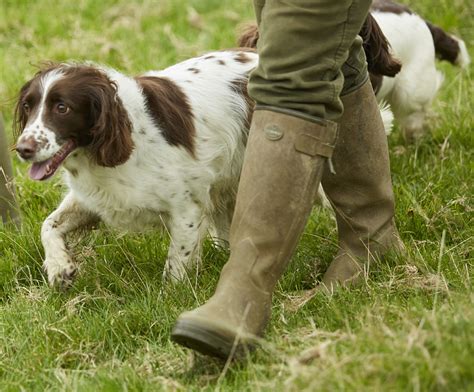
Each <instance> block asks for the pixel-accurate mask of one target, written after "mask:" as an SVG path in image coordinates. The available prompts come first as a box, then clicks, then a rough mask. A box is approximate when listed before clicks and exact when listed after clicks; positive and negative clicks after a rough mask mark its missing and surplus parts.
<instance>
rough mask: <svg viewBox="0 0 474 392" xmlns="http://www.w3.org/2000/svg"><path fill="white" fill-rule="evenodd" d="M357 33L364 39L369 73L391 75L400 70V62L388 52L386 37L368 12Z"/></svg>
mask: <svg viewBox="0 0 474 392" xmlns="http://www.w3.org/2000/svg"><path fill="white" fill-rule="evenodd" d="M359 34H360V36H361V37H362V39H363V40H364V51H365V56H366V57H367V65H368V69H369V72H370V73H372V74H376V75H384V76H392V77H393V76H395V75H396V74H397V73H398V72H400V70H401V69H402V64H401V63H400V62H399V61H398V60H397V59H395V58H394V57H393V56H392V54H391V53H390V44H389V43H388V41H387V37H385V35H384V33H383V32H382V30H381V29H380V26H379V25H378V23H377V21H376V20H375V19H374V17H373V16H372V15H371V14H370V13H369V14H368V15H367V18H366V19H365V22H364V24H363V26H362V28H361V30H360V33H359Z"/></svg>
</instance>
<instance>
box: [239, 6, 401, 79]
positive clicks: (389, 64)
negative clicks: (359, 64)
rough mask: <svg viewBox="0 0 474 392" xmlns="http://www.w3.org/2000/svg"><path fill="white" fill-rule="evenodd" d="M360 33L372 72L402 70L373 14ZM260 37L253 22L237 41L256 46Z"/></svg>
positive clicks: (384, 74) (394, 72) (392, 74)
mask: <svg viewBox="0 0 474 392" xmlns="http://www.w3.org/2000/svg"><path fill="white" fill-rule="evenodd" d="M359 34H360V35H361V37H362V39H363V40H364V51H365V55H366V57H367V64H368V68H369V72H370V73H372V74H376V75H383V76H395V75H396V74H397V73H398V72H400V69H401V64H400V62H399V61H398V60H397V59H395V58H394V57H393V56H392V54H391V53H390V45H389V43H388V41H387V38H386V37H385V35H384V34H383V32H382V30H381V29H380V27H379V25H378V24H377V21H376V20H375V19H374V18H373V17H372V15H371V14H369V15H368V16H367V18H366V20H365V22H364V25H363V26H362V28H361V30H360V33H359ZM258 38H259V32H258V27H257V25H256V24H254V23H251V24H247V25H245V26H244V27H243V28H242V30H241V32H240V36H239V38H238V42H237V43H238V45H239V47H242V48H256V47H257V42H258Z"/></svg>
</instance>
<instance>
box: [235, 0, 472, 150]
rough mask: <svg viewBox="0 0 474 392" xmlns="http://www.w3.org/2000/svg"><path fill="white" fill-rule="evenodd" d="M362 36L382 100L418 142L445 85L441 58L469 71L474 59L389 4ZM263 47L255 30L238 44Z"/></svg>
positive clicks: (380, 4) (375, 9) (382, 3)
mask: <svg viewBox="0 0 474 392" xmlns="http://www.w3.org/2000/svg"><path fill="white" fill-rule="evenodd" d="M360 35H361V37H362V38H363V40H364V50H365V53H366V57H367V64H368V69H369V74H370V80H371V82H372V86H373V88H374V92H375V93H376V96H377V100H378V101H379V102H380V103H383V102H386V103H388V104H389V105H390V108H391V110H392V111H393V114H394V116H395V119H396V120H397V122H398V123H399V125H400V127H401V129H402V132H403V135H404V137H405V139H406V140H409V141H413V140H416V139H418V138H419V137H421V136H422V135H423V133H424V128H425V118H426V114H427V112H428V110H429V108H430V106H431V103H432V101H433V99H434V97H435V96H436V94H437V92H438V90H439V88H440V87H441V84H442V82H443V75H442V74H441V72H439V71H438V70H437V69H436V58H439V59H440V60H446V61H449V62H450V63H451V64H453V65H455V66H459V67H461V68H466V67H467V66H468V65H469V63H470V57H469V54H468V52H467V49H466V45H465V43H464V41H462V40H461V39H460V38H457V37H455V36H452V35H450V34H448V33H446V32H445V31H444V30H443V29H441V28H440V27H438V26H435V25H433V24H432V23H430V22H428V21H425V20H424V19H423V18H422V17H420V16H419V15H417V14H415V13H414V12H413V11H411V10H410V9H409V8H408V7H406V6H404V5H401V4H398V3H395V2H392V1H389V0H375V1H374V2H373V4H372V7H371V13H370V14H369V15H368V17H367V19H366V20H365V23H364V25H363V27H362V29H361V31H360ZM257 41H258V28H257V26H256V25H255V24H251V25H248V26H247V27H246V28H245V30H244V31H243V33H242V34H241V36H240V38H239V42H238V43H239V45H240V46H242V47H251V48H255V47H256V45H257ZM390 54H392V55H393V57H392V56H391V55H390ZM393 58H395V59H396V60H398V61H394V59H393ZM400 64H401V68H400Z"/></svg>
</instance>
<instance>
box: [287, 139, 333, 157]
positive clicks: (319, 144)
mask: <svg viewBox="0 0 474 392" xmlns="http://www.w3.org/2000/svg"><path fill="white" fill-rule="evenodd" d="M334 147H335V137H333V141H332V142H328V141H325V140H321V139H320V138H319V137H316V136H313V135H308V134H305V133H303V134H299V135H298V136H297V137H296V140H295V149H296V151H299V152H302V153H303V154H307V155H310V156H312V157H315V156H316V155H320V156H323V157H326V158H331V156H332V153H333V151H334Z"/></svg>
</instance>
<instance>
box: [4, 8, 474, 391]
mask: <svg viewBox="0 0 474 392" xmlns="http://www.w3.org/2000/svg"><path fill="white" fill-rule="evenodd" d="M407 3H411V5H412V7H413V8H414V9H415V10H416V11H418V12H419V13H421V14H422V15H424V16H425V17H427V18H429V19H430V20H431V21H432V22H434V23H436V24H438V25H440V26H442V27H443V28H445V29H446V30H448V31H451V32H453V33H455V34H457V35H459V36H462V37H463V38H464V40H465V41H466V43H467V46H468V48H469V49H470V48H472V44H473V42H474V31H473V24H472V23H473V20H474V12H473V8H472V4H471V2H470V1H469V0H451V1H448V0H442V1H434V0H418V1H414V0H412V1H410V2H407ZM252 16H253V14H252V6H251V2H250V1H249V0H245V1H231V0H193V1H184V0H161V1H151V0H142V1H133V2H132V1H129V0H103V1H95V0H77V1H72V0H56V1H46V0H38V1H27V0H2V1H1V4H0V62H1V65H0V69H1V70H2V71H1V73H0V97H1V98H0V104H1V112H2V114H3V116H4V118H5V120H6V125H7V129H11V121H12V110H13V105H14V101H15V96H16V94H17V93H18V91H19V88H20V87H21V86H22V84H23V83H24V82H25V81H26V80H27V79H29V78H30V77H31V76H32V74H33V73H34V72H35V68H34V64H38V63H39V62H41V61H43V60H66V59H75V60H85V59H87V60H92V61H95V62H98V63H103V64H108V65H110V66H113V67H116V68H118V69H120V70H122V71H124V72H127V73H130V74H137V73H140V72H141V71H144V70H148V69H158V68H162V67H165V66H167V65H170V64H173V63H175V62H177V61H179V60H181V59H185V58H187V57H189V56H192V55H195V54H200V53H202V52H204V51H208V50H211V49H221V48H225V47H232V46H235V36H236V27H237V26H238V25H239V24H240V23H241V22H242V21H245V20H251V19H252ZM472 56H473V52H472V50H471V57H472ZM439 68H440V69H441V70H442V71H443V72H444V73H445V75H446V80H445V83H444V86H443V88H442V90H441V93H440V95H439V97H438V98H437V100H436V102H435V103H434V105H433V113H432V115H431V117H430V119H429V127H430V131H429V133H428V135H427V136H426V137H425V138H424V139H423V140H422V141H421V142H420V143H419V144H417V145H406V144H404V142H403V140H402V138H401V137H400V135H399V132H397V130H395V132H394V133H393V135H391V136H390V140H389V143H390V153H391V161H392V172H393V181H394V188H395V194H396V197H397V209H396V218H397V221H398V225H399V228H400V233H401V236H402V238H403V240H404V242H405V244H406V245H407V249H408V254H407V255H406V256H405V257H398V258H397V257H390V258H389V259H387V260H386V261H385V262H383V263H380V264H379V265H378V266H377V267H376V268H373V270H372V271H371V274H370V278H369V279H368V280H367V282H366V283H365V284H364V285H363V286H362V287H359V288H357V289H353V290H350V291H340V292H338V293H337V294H335V295H333V296H325V295H321V294H320V295H317V296H315V297H313V298H311V299H309V300H308V301H307V302H305V301H304V297H302V295H301V290H304V289H308V288H311V287H312V286H313V285H314V284H315V282H316V281H317V280H318V279H319V278H320V276H321V273H322V272H323V271H324V270H325V268H326V267H327V265H328V264H329V262H330V261H331V256H332V254H333V253H334V251H335V249H336V232H335V227H334V222H333V220H332V218H331V215H330V213H329V212H328V211H321V210H320V209H315V211H314V213H313V215H312V218H311V221H310V222H309V224H308V226H307V228H306V231H305V234H304V235H303V238H302V241H301V243H300V246H299V247H298V250H297V253H296V254H295V256H294V258H293V260H292V263H291V265H290V267H289V270H288V272H287V273H286V274H285V276H284V278H283V279H282V280H281V283H280V284H279V285H278V287H277V291H276V295H275V298H274V308H273V319H272V322H271V325H270V326H269V328H268V333H267V335H266V339H265V341H264V343H263V347H262V349H260V350H259V351H258V352H256V353H254V354H251V355H249V356H248V357H247V358H245V359H244V360H243V361H242V362H241V363H239V364H222V363H220V362H217V361H213V360H209V359H207V358H204V357H201V356H196V355H194V354H192V353H191V352H190V351H188V350H185V349H183V348H181V347H178V346H176V345H174V344H173V343H172V342H171V341H170V338H169V335H170V330H171V328H172V326H173V323H174V321H175V319H176V317H177V316H178V315H179V313H180V312H181V311H183V310H185V309H190V308H192V307H195V306H196V305H198V304H201V303H203V302H204V301H205V300H206V298H208V297H209V296H210V295H211V294H212V291H213V288H214V287H215V284H216V281H217V278H218V274H219V270H220V268H221V267H222V265H223V264H224V262H225V260H226V257H227V253H226V250H225V249H222V250H217V249H214V248H212V247H211V246H210V245H209V244H206V246H205V251H204V266H203V268H202V270H201V271H200V274H199V277H198V278H197V279H196V280H195V281H193V283H192V285H182V286H178V287H173V288H171V287H168V286H163V285H162V282H161V279H160V277H161V273H162V270H163V265H164V261H165V255H166V249H167V241H168V240H167V238H166V237H164V236H161V235H160V234H153V233H150V234H146V235H122V234H121V233H117V232H114V231H109V230H107V229H106V228H104V227H100V229H99V230H94V231H93V232H92V233H91V234H87V235H84V234H83V235H79V236H76V237H74V238H72V239H71V241H72V243H73V245H74V249H75V256H76V258H77V259H78V260H80V261H81V270H80V273H79V276H78V280H77V282H76V284H75V285H74V286H73V287H72V288H71V289H70V290H69V291H67V292H57V291H54V290H51V289H50V288H48V287H47V285H46V282H45V277H44V274H43V272H42V270H41V260H42V254H43V250H42V247H41V243H40V239H39V230H40V225H41V222H42V221H43V220H44V218H45V217H46V216H47V215H48V213H49V212H51V211H52V210H53V209H54V208H55V206H56V205H57V204H58V202H59V200H60V199H61V196H62V194H63V192H64V188H63V187H62V185H61V182H60V179H59V176H58V178H55V179H53V181H50V182H47V183H36V182H33V181H31V180H29V179H28V177H27V174H26V171H27V168H26V166H25V165H23V164H20V163H19V162H18V160H17V159H16V158H15V174H16V181H17V192H18V195H19V200H20V204H21V209H22V212H23V228H22V230H21V231H20V232H15V231H13V230H11V229H8V228H0V390H2V391H4V390H5V391H16V390H38V391H44V390H65V391H69V390H74V391H75V390H78V391H89V390H100V391H142V390H144V391H156V390H201V389H204V390H214V389H217V390H252V391H258V390H262V391H265V390H275V391H280V390H282V391H283V390H285V391H291V390H295V391H296V390H298V391H299V390H308V391H318V390H321V391H333V390H341V391H342V390H354V391H355V390H357V391H358V390H366V391H371V390H373V391H379V390H389V391H392V390H396V391H398V390H400V391H406V390H414V391H420V390H421V391H427V390H430V391H431V390H452V391H459V390H473V389H474V365H473V358H474V306H473V303H474V291H473V280H472V276H473V274H474V263H473V245H474V244H473V243H474V241H473V228H474V222H473V199H472V195H473V194H474V192H473V185H472V184H473V152H474V148H473V147H474V145H473V144H474V143H473V128H474V120H473V115H472V110H473V102H474V86H473V83H472V80H471V73H470V72H463V73H460V72H459V70H458V69H456V68H454V67H452V66H451V65H449V64H445V63H440V64H439ZM470 71H471V72H472V66H471V70H470ZM12 142H13V138H12Z"/></svg>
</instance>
